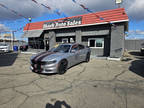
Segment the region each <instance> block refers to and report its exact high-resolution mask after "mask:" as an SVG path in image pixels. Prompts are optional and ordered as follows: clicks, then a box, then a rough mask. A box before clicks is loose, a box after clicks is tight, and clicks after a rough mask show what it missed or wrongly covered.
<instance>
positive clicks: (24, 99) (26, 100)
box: [17, 96, 29, 108]
mask: <svg viewBox="0 0 144 108" xmlns="http://www.w3.org/2000/svg"><path fill="white" fill-rule="evenodd" d="M28 98H29V97H28V96H27V97H26V98H25V99H24V101H23V102H22V103H21V104H20V105H19V106H18V107H17V108H20V107H21V106H22V105H23V104H24V103H25V102H26V101H27V100H28Z"/></svg>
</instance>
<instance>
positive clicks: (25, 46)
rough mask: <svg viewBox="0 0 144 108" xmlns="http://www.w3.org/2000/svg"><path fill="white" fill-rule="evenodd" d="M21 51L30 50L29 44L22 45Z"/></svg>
mask: <svg viewBox="0 0 144 108" xmlns="http://www.w3.org/2000/svg"><path fill="white" fill-rule="evenodd" d="M20 50H21V51H27V50H28V45H22V46H20Z"/></svg>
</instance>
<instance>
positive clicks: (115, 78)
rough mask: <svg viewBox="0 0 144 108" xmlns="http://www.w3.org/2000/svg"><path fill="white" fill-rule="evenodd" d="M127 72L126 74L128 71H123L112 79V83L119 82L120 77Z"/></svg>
mask: <svg viewBox="0 0 144 108" xmlns="http://www.w3.org/2000/svg"><path fill="white" fill-rule="evenodd" d="M125 72H126V71H125V70H123V71H122V72H121V73H119V74H117V75H115V76H114V78H113V79H112V81H114V80H117V78H118V77H119V76H121V75H122V74H124V73H125Z"/></svg>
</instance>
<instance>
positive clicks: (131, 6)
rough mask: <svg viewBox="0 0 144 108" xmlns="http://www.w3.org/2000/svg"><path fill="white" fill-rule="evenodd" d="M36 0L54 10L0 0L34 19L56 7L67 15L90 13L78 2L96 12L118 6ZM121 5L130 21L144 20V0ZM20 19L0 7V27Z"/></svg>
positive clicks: (108, 0)
mask: <svg viewBox="0 0 144 108" xmlns="http://www.w3.org/2000/svg"><path fill="white" fill-rule="evenodd" d="M36 1H38V2H39V3H43V4H45V5H48V6H50V7H51V8H52V10H51V11H50V10H48V9H47V8H44V7H42V6H41V5H37V4H35V3H34V2H32V1H31V0H0V3H1V4H4V5H5V6H7V7H8V8H9V9H13V10H15V11H17V12H18V13H20V14H22V15H23V16H25V17H32V18H33V19H35V18H38V17H41V16H43V15H44V14H46V15H48V14H52V13H53V12H54V10H56V9H57V10H59V11H60V12H63V13H64V14H66V15H67V16H74V15H79V14H85V13H88V12H86V11H85V10H84V9H82V8H81V7H80V6H79V5H78V4H83V5H85V6H86V7H88V8H89V9H90V10H92V11H94V12H97V11H103V10H107V9H115V8H116V7H117V6H116V5H115V0H75V1H76V2H77V4H75V3H74V2H72V0H36ZM121 7H124V8H125V9H126V12H127V14H128V16H129V18H130V21H133V22H144V14H143V10H144V0H123V4H122V5H121ZM61 17H63V16H61ZM18 19H19V21H21V22H22V21H23V20H22V17H20V16H17V15H15V14H13V13H12V12H11V11H10V10H7V9H5V8H2V7H0V24H1V25H0V27H2V28H6V29H7V27H4V26H5V25H4V23H3V22H9V21H14V22H16V21H18ZM54 19H55V17H54ZM2 24H3V25H2ZM22 24H23V23H22ZM0 30H1V28H0Z"/></svg>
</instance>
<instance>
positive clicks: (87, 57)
mask: <svg viewBox="0 0 144 108" xmlns="http://www.w3.org/2000/svg"><path fill="white" fill-rule="evenodd" d="M89 61H90V53H87V55H86V59H85V62H89Z"/></svg>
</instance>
